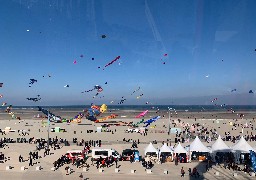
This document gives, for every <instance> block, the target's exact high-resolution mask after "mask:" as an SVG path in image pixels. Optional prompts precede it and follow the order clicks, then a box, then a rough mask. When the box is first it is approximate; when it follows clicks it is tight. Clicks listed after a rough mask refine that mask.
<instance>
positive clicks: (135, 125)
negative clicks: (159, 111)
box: [132, 119, 144, 127]
mask: <svg viewBox="0 0 256 180" xmlns="http://www.w3.org/2000/svg"><path fill="white" fill-rule="evenodd" d="M143 122H144V119H142V120H141V121H139V122H137V123H136V124H133V125H132V126H133V127H138V125H139V124H141V123H143Z"/></svg>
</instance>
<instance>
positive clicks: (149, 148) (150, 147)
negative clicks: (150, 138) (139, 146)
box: [145, 143, 158, 155]
mask: <svg viewBox="0 0 256 180" xmlns="http://www.w3.org/2000/svg"><path fill="white" fill-rule="evenodd" d="M147 153H156V154H158V151H157V150H156V148H155V147H154V146H153V144H152V143H149V145H148V146H147V147H146V148H145V155H146V154H147Z"/></svg>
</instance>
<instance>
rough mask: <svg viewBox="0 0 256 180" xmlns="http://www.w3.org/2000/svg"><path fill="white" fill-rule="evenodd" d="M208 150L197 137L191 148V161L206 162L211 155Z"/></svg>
mask: <svg viewBox="0 0 256 180" xmlns="http://www.w3.org/2000/svg"><path fill="white" fill-rule="evenodd" d="M209 152H210V149H208V148H207V147H206V146H205V145H204V144H203V143H202V141H201V140H200V139H199V138H198V136H196V138H195V139H194V141H193V142H192V143H191V144H190V146H189V160H190V161H191V160H199V161H205V160H207V157H208V155H209Z"/></svg>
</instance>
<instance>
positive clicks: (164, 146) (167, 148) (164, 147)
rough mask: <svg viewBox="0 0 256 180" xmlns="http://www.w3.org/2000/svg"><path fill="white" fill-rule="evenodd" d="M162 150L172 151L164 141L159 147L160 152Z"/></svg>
mask: <svg viewBox="0 0 256 180" xmlns="http://www.w3.org/2000/svg"><path fill="white" fill-rule="evenodd" d="M162 152H173V151H172V150H171V148H170V147H168V146H167V145H166V143H164V145H163V146H162V147H161V148H160V153H162Z"/></svg>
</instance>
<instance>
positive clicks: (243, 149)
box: [232, 136, 254, 153]
mask: <svg viewBox="0 0 256 180" xmlns="http://www.w3.org/2000/svg"><path fill="white" fill-rule="evenodd" d="M232 150H233V151H236V152H240V153H250V150H253V151H254V149H253V148H252V147H251V145H250V144H248V143H247V142H246V140H245V139H244V137H243V136H242V137H241V139H240V140H239V141H238V142H237V143H236V144H235V145H234V146H233V147H232Z"/></svg>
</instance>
